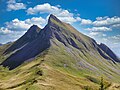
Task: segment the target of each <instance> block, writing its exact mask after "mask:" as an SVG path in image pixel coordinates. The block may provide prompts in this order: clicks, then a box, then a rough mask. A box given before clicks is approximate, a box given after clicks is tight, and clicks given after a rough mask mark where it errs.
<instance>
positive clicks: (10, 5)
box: [7, 0, 26, 11]
mask: <svg viewBox="0 0 120 90" xmlns="http://www.w3.org/2000/svg"><path fill="white" fill-rule="evenodd" d="M20 9H26V5H25V4H23V3H17V2H16V1H15V0H8V2H7V10H8V11H12V10H20Z"/></svg>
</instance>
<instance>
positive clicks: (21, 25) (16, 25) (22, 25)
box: [6, 17, 46, 31]
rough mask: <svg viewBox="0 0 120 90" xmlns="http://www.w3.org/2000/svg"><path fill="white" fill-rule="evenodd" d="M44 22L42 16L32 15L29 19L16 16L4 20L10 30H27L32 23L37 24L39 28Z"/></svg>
mask: <svg viewBox="0 0 120 90" xmlns="http://www.w3.org/2000/svg"><path fill="white" fill-rule="evenodd" d="M45 23H46V20H45V19H43V18H42V17H33V18H31V19H26V20H24V21H22V20H19V19H17V18H16V19H14V20H12V21H10V22H6V28H8V29H10V30H12V31H18V30H21V31H22V30H27V29H28V28H30V26H32V25H33V24H35V25H38V26H39V27H40V28H42V27H43V25H44V24H45Z"/></svg>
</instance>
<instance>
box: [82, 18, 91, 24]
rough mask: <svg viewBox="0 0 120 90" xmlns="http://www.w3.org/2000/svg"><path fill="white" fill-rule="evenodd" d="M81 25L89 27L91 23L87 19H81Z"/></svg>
mask: <svg viewBox="0 0 120 90" xmlns="http://www.w3.org/2000/svg"><path fill="white" fill-rule="evenodd" d="M81 24H82V25H91V24H92V21H91V20H89V19H81Z"/></svg>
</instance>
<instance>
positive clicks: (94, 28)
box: [85, 27, 112, 31]
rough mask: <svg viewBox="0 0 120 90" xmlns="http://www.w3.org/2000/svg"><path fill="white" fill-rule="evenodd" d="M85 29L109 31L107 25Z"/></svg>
mask: <svg viewBox="0 0 120 90" xmlns="http://www.w3.org/2000/svg"><path fill="white" fill-rule="evenodd" d="M85 30H88V31H111V30H112V29H111V28H107V27H92V28H86V29H85Z"/></svg>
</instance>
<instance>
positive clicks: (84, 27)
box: [0, 0, 120, 57]
mask: <svg viewBox="0 0 120 90" xmlns="http://www.w3.org/2000/svg"><path fill="white" fill-rule="evenodd" d="M119 9H120V0H7V1H6V0H0V43H6V42H9V41H14V40H16V39H18V38H19V37H20V36H22V35H23V34H24V33H25V32H26V31H27V29H28V28H29V27H30V26H31V25H32V24H36V25H38V26H39V27H41V28H43V27H44V26H45V24H46V23H47V19H48V16H49V14H51V13H52V14H54V15H56V16H57V17H58V18H59V19H60V20H62V21H64V22H67V23H70V24H71V25H73V26H74V27H75V28H76V29H77V30H79V31H80V32H82V33H84V34H86V35H88V36H90V37H92V38H94V39H95V40H96V41H97V42H98V43H101V42H102V43H105V44H106V45H108V46H109V47H110V48H111V49H112V50H113V51H114V52H115V53H116V54H117V55H118V56H119V57H120V10H119Z"/></svg>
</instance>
